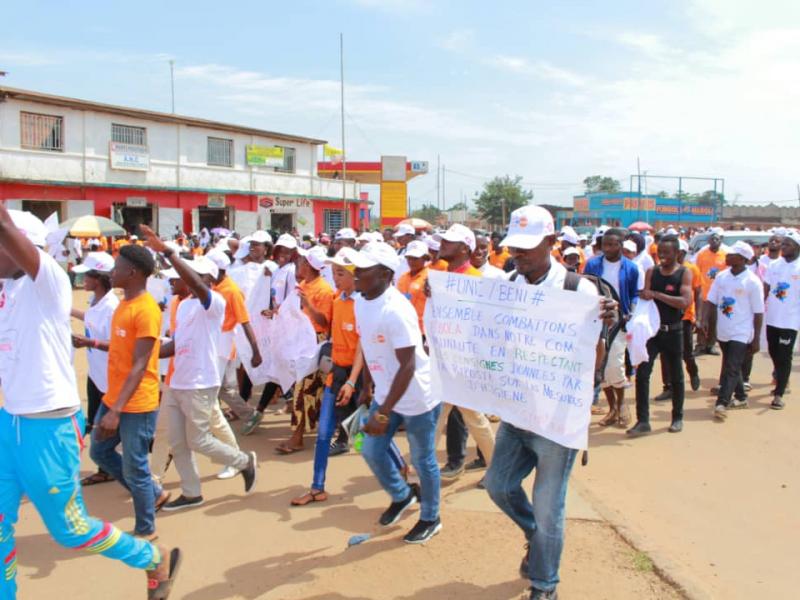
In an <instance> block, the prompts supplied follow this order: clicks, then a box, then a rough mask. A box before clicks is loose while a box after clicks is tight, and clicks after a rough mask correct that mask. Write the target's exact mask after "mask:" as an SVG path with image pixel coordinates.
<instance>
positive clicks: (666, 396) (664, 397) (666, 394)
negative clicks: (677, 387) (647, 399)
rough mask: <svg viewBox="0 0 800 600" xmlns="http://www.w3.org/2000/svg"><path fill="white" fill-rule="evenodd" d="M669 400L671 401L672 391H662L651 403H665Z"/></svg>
mask: <svg viewBox="0 0 800 600" xmlns="http://www.w3.org/2000/svg"><path fill="white" fill-rule="evenodd" d="M669 400H672V390H664V391H663V392H661V393H660V394H659V395H658V396H656V397H655V398H653V401H655V402H667V401H669Z"/></svg>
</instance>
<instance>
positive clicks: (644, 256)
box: [633, 250, 656, 273]
mask: <svg viewBox="0 0 800 600" xmlns="http://www.w3.org/2000/svg"><path fill="white" fill-rule="evenodd" d="M633 262H635V263H636V264H637V265H639V266H640V267H642V269H643V270H644V272H645V273H647V270H648V269H652V268H653V267H655V266H656V263H654V262H653V257H652V256H650V255H649V254H648V253H647V250H642V252H641V254H638V255H637V256H636V257H635V258H634V259H633Z"/></svg>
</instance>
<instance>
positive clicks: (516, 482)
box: [0, 205, 800, 599]
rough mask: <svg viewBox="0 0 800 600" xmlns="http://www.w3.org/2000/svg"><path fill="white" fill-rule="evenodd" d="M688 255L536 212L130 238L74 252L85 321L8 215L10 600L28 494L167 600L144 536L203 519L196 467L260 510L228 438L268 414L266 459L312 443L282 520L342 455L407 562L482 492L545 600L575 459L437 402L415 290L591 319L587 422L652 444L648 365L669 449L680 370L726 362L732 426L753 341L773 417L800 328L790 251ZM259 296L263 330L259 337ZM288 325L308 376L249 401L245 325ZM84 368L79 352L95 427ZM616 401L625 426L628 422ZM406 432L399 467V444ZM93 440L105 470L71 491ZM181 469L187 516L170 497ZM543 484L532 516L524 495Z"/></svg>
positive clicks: (65, 286) (254, 363)
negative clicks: (448, 280) (305, 328)
mask: <svg viewBox="0 0 800 600" xmlns="http://www.w3.org/2000/svg"><path fill="white" fill-rule="evenodd" d="M688 233H689V232H684V231H682V230H680V231H679V230H676V229H674V228H672V227H667V228H665V229H664V230H663V231H660V232H658V233H657V234H655V235H654V236H652V237H651V236H650V234H645V233H637V232H631V231H628V230H626V229H624V228H621V227H605V226H604V227H599V228H597V230H596V231H595V232H594V235H593V236H592V237H591V239H589V238H588V237H586V236H580V235H578V234H577V232H576V231H575V230H574V229H573V228H572V227H569V226H566V227H564V228H562V229H561V231H560V232H557V231H556V229H555V227H554V223H553V219H552V216H551V215H550V213H548V212H547V211H546V210H545V209H543V208H541V207H538V206H533V205H529V206H525V207H522V208H520V209H518V210H516V211H514V212H513V213H512V215H511V217H510V223H509V227H508V230H507V231H505V232H502V233H500V232H496V233H491V234H490V233H487V232H483V231H473V230H471V229H469V228H468V227H466V226H464V225H460V224H455V225H452V226H451V227H450V228H449V229H447V230H446V231H439V232H433V231H420V230H417V229H415V228H414V227H412V226H411V225H408V224H400V225H398V226H397V227H396V228H391V229H387V230H384V231H380V232H377V231H373V232H370V231H363V232H356V231H355V230H353V229H350V228H343V229H341V230H339V231H337V232H335V233H334V234H333V235H330V236H329V235H327V234H321V235H319V236H317V237H316V238H312V237H311V236H304V237H301V236H299V235H297V233H296V232H291V233H283V234H280V235H277V234H274V233H272V234H271V233H270V232H267V231H256V232H254V233H253V234H251V235H248V236H245V237H242V238H239V237H238V236H236V235H235V234H233V233H230V232H215V233H211V232H208V231H207V230H203V231H201V232H200V233H199V234H198V235H184V234H182V233H180V232H176V235H175V236H174V239H172V240H162V239H161V238H159V236H158V235H157V234H156V233H155V232H154V231H152V230H151V229H150V228H149V227H147V226H144V225H143V226H141V227H140V231H139V234H140V237H141V239H139V238H138V237H136V236H125V237H124V238H120V239H117V240H116V241H113V240H106V239H103V238H98V239H94V240H86V241H85V248H83V249H82V251H81V252H80V257H79V260H78V259H76V260H75V262H74V264H73V265H72V266H71V269H70V271H71V272H72V273H73V274H77V275H80V276H81V277H82V279H83V287H84V289H85V290H86V291H87V292H90V293H91V297H90V300H89V305H88V306H87V307H78V306H73V295H72V290H71V287H70V279H69V278H68V276H67V274H66V272H65V271H64V270H63V269H62V268H61V267H60V266H59V265H58V264H57V262H56V260H54V259H53V257H52V256H51V255H49V254H48V253H47V252H46V251H45V245H46V230H45V228H44V226H43V224H42V223H41V221H39V220H38V219H36V217H34V216H33V215H31V214H30V213H25V212H21V211H13V210H6V209H5V208H3V207H1V206H0V278H2V286H3V287H2V291H1V292H0V340H3V342H2V344H0V385H1V386H2V391H3V394H4V399H5V403H4V406H3V408H2V409H0V447H1V448H0V558H2V559H4V564H5V565H6V569H5V578H0V597H3V598H6V597H8V598H13V597H15V593H16V583H15V577H14V575H15V557H16V549H15V546H14V524H15V522H16V520H17V512H18V506H19V503H20V499H21V496H22V495H23V494H24V495H27V496H28V497H29V498H30V500H31V501H32V502H33V504H34V505H35V506H36V508H37V510H38V511H39V513H40V514H41V515H42V518H43V520H44V521H45V524H46V525H47V527H48V529H49V531H50V533H51V534H52V535H53V537H54V538H55V539H56V541H58V542H59V543H61V544H63V545H65V546H68V547H71V548H77V549H84V550H88V551H90V552H96V553H100V554H103V555H105V556H108V557H110V558H115V559H118V560H121V561H123V562H125V564H127V565H129V566H131V567H133V568H137V569H143V570H145V571H146V574H147V586H148V597H149V598H153V599H163V598H167V597H168V595H169V593H170V590H171V587H172V584H173V582H174V580H175V577H176V575H177V573H178V569H179V567H180V564H181V560H182V552H181V550H180V549H179V548H177V547H173V548H171V549H170V548H169V547H168V546H166V545H162V544H160V543H159V539H158V532H157V527H156V521H157V516H156V515H157V513H159V511H162V510H163V511H166V512H169V511H179V510H188V509H191V508H193V507H197V506H200V505H202V504H203V502H204V498H203V490H202V485H201V479H200V474H199V471H198V467H197V463H196V456H197V455H198V454H199V455H203V456H206V457H208V458H209V459H211V460H212V461H213V462H214V463H216V464H218V465H219V467H220V469H221V470H220V471H219V473H218V475H217V477H219V478H220V479H229V478H234V477H241V481H242V492H243V494H248V493H251V492H252V491H253V490H254V489H255V488H256V486H257V484H258V483H257V480H258V457H257V456H256V453H255V452H252V451H251V452H245V451H243V450H242V449H241V448H240V447H239V444H238V441H237V431H238V435H240V436H248V435H254V434H257V433H258V430H259V426H260V424H261V423H262V422H263V420H264V418H265V415H266V414H267V408H268V407H269V406H270V405H271V404H273V405H276V407H277V409H279V410H281V411H285V412H288V413H289V414H290V415H291V434H290V435H289V437H288V438H287V439H286V440H285V441H284V442H282V443H281V444H280V445H278V446H277V448H276V452H277V453H278V454H280V455H287V454H293V453H296V452H301V451H303V450H304V449H305V440H306V436H307V435H308V434H310V433H314V434H316V440H315V444H314V459H313V468H312V473H311V477H310V482H311V483H310V485H309V487H308V488H307V490H306V491H304V492H303V493H302V494H300V495H298V496H297V497H295V498H293V499H292V500H291V504H292V505H293V506H298V507H299V506H304V505H308V504H312V503H318V502H325V501H328V499H329V498H328V494H327V492H326V478H327V474H328V465H329V459H330V457H332V456H336V455H338V454H344V453H347V452H350V451H351V449H352V448H354V447H355V448H356V449H358V450H360V452H361V453H362V455H363V457H364V460H365V461H366V464H367V465H368V467H369V469H370V470H371V471H372V473H373V474H374V476H375V478H376V480H377V482H378V483H379V485H380V486H381V487H382V488H383V489H384V490H385V491H386V493H387V495H388V496H389V499H390V503H389V506H388V507H387V509H386V510H385V511H384V512H383V513H382V514H381V515H380V517H379V522H380V524H381V525H383V526H390V525H392V524H394V523H397V522H398V521H399V520H400V519H401V518H402V517H403V515H404V514H405V513H406V511H407V510H408V509H409V508H410V507H412V506H413V505H415V504H419V505H420V513H419V518H418V520H417V522H416V524H415V525H414V526H413V527H411V528H410V529H409V531H408V532H407V534H406V535H405V536H404V541H405V542H407V543H410V544H420V543H425V542H428V541H429V540H430V539H431V538H432V537H433V536H435V535H436V534H438V533H439V532H440V531H441V530H442V518H441V514H440V495H441V494H440V488H441V480H442V479H445V480H454V479H457V478H459V477H460V476H461V475H462V474H463V473H464V472H465V471H481V470H485V471H486V473H485V475H484V477H483V478H482V479H481V481H480V483H479V486H480V487H482V488H485V489H486V490H487V492H488V493H489V495H490V497H491V498H492V499H493V500H494V502H495V503H496V504H497V505H498V506H499V507H500V508H501V509H502V510H503V512H505V513H506V514H507V515H508V516H509V517H510V518H511V519H512V520H513V522H514V523H516V525H517V526H519V527H520V529H521V530H522V532H523V535H524V538H525V543H526V546H525V551H524V554H523V560H522V564H521V565H520V574H521V576H522V577H523V578H524V579H526V580H529V581H530V586H531V587H530V597H531V598H536V599H546V598H556V597H557V590H556V589H557V585H558V582H559V576H558V572H559V564H560V558H561V551H562V547H563V538H564V508H565V498H566V491H567V485H568V479H569V474H570V471H571V469H572V466H573V464H574V462H575V458H576V456H577V450H574V449H571V448H567V447H564V446H562V445H560V444H558V443H556V442H554V441H552V440H549V439H547V438H545V437H543V436H540V435H537V434H535V433H533V432H531V431H527V430H524V429H521V428H519V427H516V426H514V425H511V424H510V423H507V422H503V421H500V419H498V418H497V417H494V416H492V415H486V414H483V413H480V412H477V411H473V410H468V409H466V408H463V407H461V408H459V407H458V406H456V403H451V402H449V401H450V400H454V399H452V398H437V397H434V395H433V393H432V390H431V376H432V374H431V368H432V366H431V361H430V357H429V348H428V345H427V341H426V336H425V321H424V318H423V316H424V313H425V306H426V304H427V303H428V301H429V298H430V295H431V289H430V286H429V285H428V275H429V273H430V271H431V270H439V271H448V272H451V273H456V274H460V275H463V276H468V277H491V278H504V279H510V280H513V281H518V282H519V283H520V285H531V286H543V287H555V288H563V289H568V290H573V291H576V292H577V293H582V294H589V295H592V296H597V297H598V312H599V314H600V316H601V317H602V319H603V320H604V321H605V323H606V325H607V327H606V328H604V332H603V336H602V337H601V339H599V340H592V341H589V343H596V344H597V347H598V352H597V358H598V362H597V377H596V384H597V385H596V389H595V403H594V405H593V407H592V412H593V413H597V414H602V418H600V419H599V421H598V424H599V426H601V427H610V426H618V427H622V428H625V429H626V430H627V434H628V435H629V436H631V437H637V436H641V435H645V434H648V433H650V432H651V425H650V418H649V410H650V398H649V390H650V377H651V374H652V370H653V366H654V363H655V359H656V358H657V357H658V356H660V357H661V373H662V380H663V385H664V392H663V393H662V394H659V395H658V396H657V397H656V398H654V400H655V401H665V400H671V401H672V419H671V425H670V427H669V431H670V432H674V433H678V432H680V431H682V429H683V405H684V395H685V392H684V365H685V367H686V371H687V373H688V375H689V382H690V386H691V388H692V389H693V390H697V389H699V387H700V385H701V383H700V379H699V374H698V368H697V364H696V361H695V356H696V354H698V353H709V354H718V351H717V350H716V345H717V342H718V343H719V347H720V349H721V352H722V354H721V359H722V360H721V368H720V377H719V382H718V385H717V386H715V389H714V390H713V392H714V393H715V394H716V396H717V401H716V406H715V408H714V412H713V418H716V419H719V420H724V419H725V418H726V417H727V415H728V412H729V411H730V410H733V409H738V408H746V407H747V391H748V390H749V375H750V369H751V367H752V356H753V353H755V352H758V351H759V349H760V341H761V339H762V325H763V324H764V323H765V325H766V328H765V330H764V333H765V339H766V344H767V347H768V350H769V355H770V357H771V359H772V362H773V368H774V371H773V377H774V390H773V398H772V404H771V406H772V408H774V409H782V408H784V406H785V401H784V397H785V396H786V395H787V388H788V380H789V373H790V371H791V363H792V353H793V349H794V346H795V343H796V340H797V331H798V329H800V261H798V260H797V258H798V253H799V252H800V233H798V232H797V231H795V230H789V229H780V230H774V231H773V234H772V237H771V238H770V240H769V243H768V244H767V245H766V247H764V248H762V247H761V246H758V245H751V244H748V243H746V242H744V241H737V242H736V243H734V244H733V245H731V246H730V247H728V246H726V245H725V244H724V243H723V238H724V232H723V231H721V230H717V229H712V230H711V231H710V232H708V233H709V234H710V235H709V237H708V245H707V246H706V247H704V248H702V249H701V250H700V251H699V252H697V253H696V255H690V254H691V253H690V252H689V246H688V243H687V240H686V239H685V238H686V237H687V234H688ZM579 275H580V276H579ZM265 282H266V283H265ZM258 294H261V295H263V298H262V300H263V301H264V306H265V308H263V309H261V310H260V311H259V314H258V315H256V314H250V312H249V310H248V306H252V304H251V303H250V300H251V299H252V298H253V297H255V296H256V295H258ZM295 302H296V303H297V304H298V306H297V308H298V310H301V311H302V314H303V315H304V318H305V319H307V321H308V325H310V327H311V328H313V332H314V335H315V337H316V342H318V343H319V347H320V356H319V358H318V360H317V365H318V368H315V369H313V370H312V372H311V373H310V374H308V375H306V376H304V377H302V378H300V379H299V380H298V381H296V382H294V384H293V385H289V386H286V385H285V383H284V385H283V386H282V385H281V382H280V381H269V382H267V383H266V384H264V385H256V384H254V383H253V381H251V378H250V377H249V375H248V368H247V367H251V368H257V367H259V365H261V364H262V363H264V362H267V361H274V360H276V359H277V358H278V357H276V356H274V355H270V354H269V353H268V352H267V351H266V350H265V349H264V347H262V346H261V345H260V342H259V340H258V339H257V335H256V333H255V332H254V328H253V320H254V318H259V319H276V318H278V316H279V315H280V313H281V311H282V310H284V311H288V310H291V308H286V307H291V306H292V303H295ZM71 318H72V319H78V320H80V321H82V322H83V325H84V334H81V335H78V334H72V332H71V331H72V326H71V321H70V319H71ZM695 334H697V336H698V340H697V343H696V344H695V343H694V339H693V338H694V336H695ZM74 348H85V349H86V351H87V362H88V376H87V380H86V383H85V386H86V399H87V403H86V412H85V414H86V417H85V418H84V411H83V410H81V403H80V400H79V395H78V387H77V381H76V375H75V370H74V367H73V350H74ZM244 356H246V357H247V358H246V359H245V358H243V357H244ZM245 360H246V361H247V364H243V361H245ZM34 373H36V374H40V376H38V375H37V376H36V377H31V376H30V374H34ZM630 387H634V390H635V406H636V411H635V415H636V417H635V421H634V420H633V418H632V417H631V415H630V409H629V408H628V407H627V406H626V404H625V394H626V390H627V389H629V388H630ZM601 394H602V395H603V396H604V399H605V401H606V402H607V403H608V409H605V408H601V407H600V400H599V398H600V395H601ZM354 418H357V419H358V422H357V423H356V426H355V427H352V420H353V419H354ZM498 421H500V422H499V425H497V426H493V423H497V422H498ZM354 431H355V432H356V433H355V435H354ZM400 431H404V432H405V436H406V438H407V441H408V446H409V449H410V453H409V455H408V456H404V454H403V452H402V451H401V449H400V446H398V444H397V443H396V442H395V437H396V436H397V435H398V432H400ZM443 434H444V436H445V438H446V440H445V447H446V460H445V461H444V462H443V464H441V465H440V464H439V463H438V462H437V454H436V449H437V445H438V442H439V439H440V437H441V436H442V435H443ZM470 435H472V437H473V438H474V439H475V442H476V446H477V454H476V456H475V457H474V458H473V459H472V460H468V457H467V442H468V438H469V436H470ZM86 440H88V444H89V447H90V448H89V452H90V456H91V458H92V460H93V461H94V463H95V464H96V465H97V471H96V472H95V473H92V474H91V475H89V476H88V477H85V478H84V479H82V480H79V478H78V472H79V466H80V458H79V453H80V450H81V449H82V448H83V445H84V443H85V441H86ZM262 460H263V457H262ZM171 466H174V470H175V475H176V476H177V478H178V479H179V482H180V494H179V495H177V497H172V494H171V493H170V492H168V491H167V490H165V488H164V485H163V482H164V481H165V479H166V478H167V477H169V476H171V475H170V471H169V469H170V468H171ZM534 467H535V470H536V479H535V483H534V490H533V491H534V493H533V495H532V498H531V497H529V496H528V494H527V493H526V492H525V491H524V490H523V488H522V482H523V480H524V479H525V478H526V477H527V476H528V475H529V474H530V473H531V471H533V470H534ZM110 481H116V482H118V483H119V484H120V485H121V486H123V487H124V488H125V489H126V490H127V491H128V492H129V493H130V495H131V498H132V504H133V513H134V515H133V516H134V517H135V526H134V529H133V531H131V532H130V533H124V532H121V531H119V530H118V529H116V528H115V527H114V526H113V525H112V524H110V523H108V522H104V521H102V520H98V519H95V518H92V517H90V516H89V515H88V514H87V512H86V508H85V506H84V503H83V488H84V487H87V486H90V485H96V484H99V483H103V482H110Z"/></svg>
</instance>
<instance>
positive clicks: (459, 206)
mask: <svg viewBox="0 0 800 600" xmlns="http://www.w3.org/2000/svg"><path fill="white" fill-rule="evenodd" d="M447 210H467V203H466V202H456V203H455V204H453V206H451V207H450V208H448V209H447Z"/></svg>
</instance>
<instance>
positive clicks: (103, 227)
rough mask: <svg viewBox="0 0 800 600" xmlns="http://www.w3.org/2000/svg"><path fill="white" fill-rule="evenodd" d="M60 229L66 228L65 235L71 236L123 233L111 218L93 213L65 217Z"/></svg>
mask: <svg viewBox="0 0 800 600" xmlns="http://www.w3.org/2000/svg"><path fill="white" fill-rule="evenodd" d="M58 227H59V228H60V229H66V230H67V235H69V236H72V237H81V238H92V237H100V236H107V235H112V236H113V235H125V230H124V229H123V228H122V227H120V226H119V225H118V224H117V223H115V222H114V221H112V220H111V219H106V218H105V217H98V216H95V215H84V216H82V217H75V218H73V219H67V220H66V221H64V222H63V223H61V225H59V226H58Z"/></svg>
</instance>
